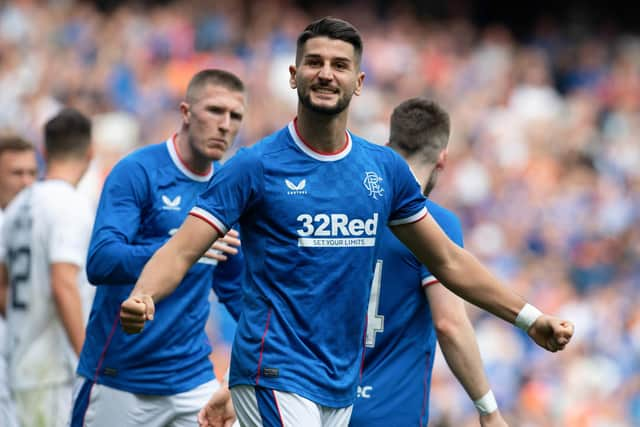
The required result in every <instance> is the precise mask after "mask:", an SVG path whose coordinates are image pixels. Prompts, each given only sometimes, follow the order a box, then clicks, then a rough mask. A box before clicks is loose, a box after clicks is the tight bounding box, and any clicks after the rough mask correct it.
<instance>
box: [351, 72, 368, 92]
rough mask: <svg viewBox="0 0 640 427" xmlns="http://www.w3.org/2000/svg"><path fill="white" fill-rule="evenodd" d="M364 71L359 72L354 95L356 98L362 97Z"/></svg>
mask: <svg viewBox="0 0 640 427" xmlns="http://www.w3.org/2000/svg"><path fill="white" fill-rule="evenodd" d="M364 77H365V74H364V71H359V72H358V77H357V78H356V89H355V90H354V91H353V94H354V95H356V96H360V93H361V92H362V85H364Z"/></svg>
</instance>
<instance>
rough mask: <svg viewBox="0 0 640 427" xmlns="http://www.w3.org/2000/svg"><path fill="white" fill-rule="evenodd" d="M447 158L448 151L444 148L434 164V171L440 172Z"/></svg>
mask: <svg viewBox="0 0 640 427" xmlns="http://www.w3.org/2000/svg"><path fill="white" fill-rule="evenodd" d="M448 158H449V149H448V148H445V149H444V150H442V151H441V152H440V155H438V161H437V162H436V169H439V170H442V169H444V167H445V165H446V164H447V159H448Z"/></svg>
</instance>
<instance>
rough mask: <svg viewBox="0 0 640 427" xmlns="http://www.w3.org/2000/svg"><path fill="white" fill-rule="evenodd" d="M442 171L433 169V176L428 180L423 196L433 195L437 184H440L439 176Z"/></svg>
mask: <svg viewBox="0 0 640 427" xmlns="http://www.w3.org/2000/svg"><path fill="white" fill-rule="evenodd" d="M439 173H440V171H439V170H438V169H436V168H433V170H432V171H431V174H430V175H429V178H428V179H427V183H426V184H425V185H424V190H423V191H422V195H423V196H425V197H429V194H431V191H432V190H433V189H434V188H435V186H436V184H437V183H438V175H439Z"/></svg>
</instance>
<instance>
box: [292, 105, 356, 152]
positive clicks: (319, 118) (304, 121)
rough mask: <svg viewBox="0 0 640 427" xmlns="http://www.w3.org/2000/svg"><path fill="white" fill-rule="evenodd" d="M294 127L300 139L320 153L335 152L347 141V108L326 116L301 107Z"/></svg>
mask: <svg viewBox="0 0 640 427" xmlns="http://www.w3.org/2000/svg"><path fill="white" fill-rule="evenodd" d="M296 127H297V129H298V133H299V134H300V137H301V138H302V140H303V141H305V143H307V144H308V145H310V146H311V147H312V148H314V149H316V150H317V151H319V152H322V153H337V152H339V151H341V150H342V149H343V148H344V146H345V144H346V143H347V140H346V137H345V135H346V131H347V110H344V111H343V112H342V113H340V114H337V115H333V116H328V115H324V114H318V113H314V112H312V111H309V110H307V109H305V108H304V107H301V108H298V118H297V122H296Z"/></svg>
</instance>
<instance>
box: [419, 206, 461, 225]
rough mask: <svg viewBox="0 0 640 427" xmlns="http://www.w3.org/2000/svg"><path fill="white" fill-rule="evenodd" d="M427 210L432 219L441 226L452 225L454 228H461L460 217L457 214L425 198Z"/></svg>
mask: <svg viewBox="0 0 640 427" xmlns="http://www.w3.org/2000/svg"><path fill="white" fill-rule="evenodd" d="M425 203H426V206H427V211H429V213H430V214H431V216H432V217H433V219H434V220H435V221H436V222H437V223H438V224H440V226H441V227H442V228H445V227H453V228H455V229H460V228H462V224H461V222H460V218H459V217H458V215H457V214H456V213H455V212H453V211H452V210H450V209H447V208H445V207H444V206H442V205H440V204H438V203H436V202H434V201H433V200H431V199H427V200H426V202H425Z"/></svg>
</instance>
